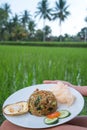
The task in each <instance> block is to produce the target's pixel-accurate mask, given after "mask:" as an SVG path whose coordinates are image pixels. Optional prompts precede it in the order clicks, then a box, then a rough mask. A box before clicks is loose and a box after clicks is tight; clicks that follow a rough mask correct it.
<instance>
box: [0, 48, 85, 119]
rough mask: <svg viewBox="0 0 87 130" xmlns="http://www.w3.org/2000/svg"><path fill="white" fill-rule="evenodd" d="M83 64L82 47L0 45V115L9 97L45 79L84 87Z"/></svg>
mask: <svg viewBox="0 0 87 130" xmlns="http://www.w3.org/2000/svg"><path fill="white" fill-rule="evenodd" d="M86 62H87V50H86V49H85V48H58V47H57V48H56V47H53V48H50V47H30V46H0V113H2V112H1V111H2V110H1V108H2V105H3V102H4V101H5V99H6V98H7V97H8V96H9V95H10V94H12V93H14V92H15V91H17V90H19V89H21V88H24V87H27V86H30V85H33V84H41V83H42V82H43V80H45V79H50V80H57V79H60V80H66V81H69V82H71V83H72V84H76V85H86V84H87V68H86ZM82 113H83V114H86V108H84V110H83V111H82ZM0 116H1V117H3V116H2V114H1V115H0Z"/></svg>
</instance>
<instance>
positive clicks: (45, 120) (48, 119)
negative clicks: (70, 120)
mask: <svg viewBox="0 0 87 130" xmlns="http://www.w3.org/2000/svg"><path fill="white" fill-rule="evenodd" d="M44 122H45V124H47V125H52V124H56V123H58V118H53V119H50V118H45V119H44Z"/></svg>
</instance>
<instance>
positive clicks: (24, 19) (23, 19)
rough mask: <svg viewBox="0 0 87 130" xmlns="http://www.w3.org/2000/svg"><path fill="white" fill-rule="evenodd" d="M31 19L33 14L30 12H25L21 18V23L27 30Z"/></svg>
mask: <svg viewBox="0 0 87 130" xmlns="http://www.w3.org/2000/svg"><path fill="white" fill-rule="evenodd" d="M30 19H31V14H30V12H29V11H27V10H24V12H23V14H22V17H21V22H22V24H23V26H24V27H25V28H26V29H27V24H28V22H29V20H30Z"/></svg>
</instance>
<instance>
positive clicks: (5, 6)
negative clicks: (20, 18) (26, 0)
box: [2, 3, 11, 18]
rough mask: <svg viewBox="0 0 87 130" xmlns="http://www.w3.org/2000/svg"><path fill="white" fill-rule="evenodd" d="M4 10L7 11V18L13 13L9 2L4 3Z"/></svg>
mask: <svg viewBox="0 0 87 130" xmlns="http://www.w3.org/2000/svg"><path fill="white" fill-rule="evenodd" d="M2 8H3V9H4V11H5V12H6V14H7V18H8V17H9V14H11V9H10V5H9V4H8V3H5V4H3V7H2Z"/></svg>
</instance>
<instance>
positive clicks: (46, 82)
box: [43, 80, 73, 87]
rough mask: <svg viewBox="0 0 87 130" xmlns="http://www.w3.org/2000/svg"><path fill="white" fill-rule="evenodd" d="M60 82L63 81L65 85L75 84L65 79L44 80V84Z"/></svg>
mask: <svg viewBox="0 0 87 130" xmlns="http://www.w3.org/2000/svg"><path fill="white" fill-rule="evenodd" d="M59 82H62V83H63V84H64V85H68V86H70V87H73V85H72V84H71V83H69V82H67V81H63V80H44V81H43V83H44V84H57V83H59Z"/></svg>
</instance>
